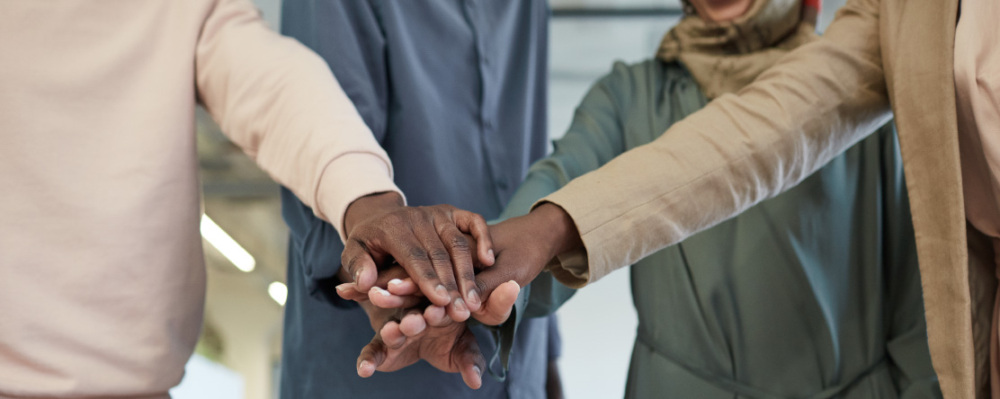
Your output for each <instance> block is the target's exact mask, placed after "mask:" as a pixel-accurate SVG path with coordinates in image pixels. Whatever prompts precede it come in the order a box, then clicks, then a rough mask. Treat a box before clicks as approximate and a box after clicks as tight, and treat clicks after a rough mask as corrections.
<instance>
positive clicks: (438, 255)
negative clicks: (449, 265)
mask: <svg viewBox="0 0 1000 399" xmlns="http://www.w3.org/2000/svg"><path fill="white" fill-rule="evenodd" d="M449 260H451V254H449V253H448V251H446V250H445V249H444V248H438V249H435V250H433V251H431V261H432V262H434V263H445V262H448V261H449Z"/></svg>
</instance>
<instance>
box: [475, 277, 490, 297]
mask: <svg viewBox="0 0 1000 399" xmlns="http://www.w3.org/2000/svg"><path fill="white" fill-rule="evenodd" d="M476 288H478V289H479V292H482V293H486V292H490V291H489V289H488V288H489V287H487V285H486V282H485V281H483V280H478V279H477V280H476ZM483 299H486V298H483Z"/></svg>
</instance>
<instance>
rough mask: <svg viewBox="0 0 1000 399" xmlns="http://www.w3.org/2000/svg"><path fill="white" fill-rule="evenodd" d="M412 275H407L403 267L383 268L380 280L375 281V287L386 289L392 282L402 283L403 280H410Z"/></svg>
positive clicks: (379, 274) (379, 272)
mask: <svg viewBox="0 0 1000 399" xmlns="http://www.w3.org/2000/svg"><path fill="white" fill-rule="evenodd" d="M409 276H410V275H409V274H406V269H403V267H402V266H399V265H398V264H397V265H394V266H392V267H389V268H383V269H382V270H379V271H378V278H377V279H375V284H374V286H375V287H381V288H386V287H388V286H389V282H390V281H400V280H401V279H404V278H408V277H409Z"/></svg>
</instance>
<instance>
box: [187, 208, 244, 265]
mask: <svg viewBox="0 0 1000 399" xmlns="http://www.w3.org/2000/svg"><path fill="white" fill-rule="evenodd" d="M201 236H202V237H205V240H206V241H208V243H209V244H212V246H213V247H215V249H218V250H219V252H221V253H222V255H223V256H225V257H226V259H229V261H230V262H233V265H234V266H236V268H237V269H240V270H242V271H244V272H251V271H253V268H254V267H255V266H257V261H256V260H254V258H253V256H252V255H250V253H249V252H247V250H245V249H243V247H241V246H240V244H239V243H237V242H236V240H234V239H233V238H232V237H230V236H229V234H226V232H225V230H222V228H221V227H219V225H217V224H215V222H213V221H212V219H209V217H208V215H205V214H202V215H201Z"/></svg>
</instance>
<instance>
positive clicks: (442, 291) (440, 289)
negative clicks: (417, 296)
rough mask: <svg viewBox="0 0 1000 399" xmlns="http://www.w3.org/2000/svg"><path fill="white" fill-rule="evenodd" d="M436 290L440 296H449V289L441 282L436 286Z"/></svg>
mask: <svg viewBox="0 0 1000 399" xmlns="http://www.w3.org/2000/svg"><path fill="white" fill-rule="evenodd" d="M434 292H436V293H437V294H438V295H440V296H448V289H447V288H444V286H443V285H441V284H438V286H437V287H434Z"/></svg>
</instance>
